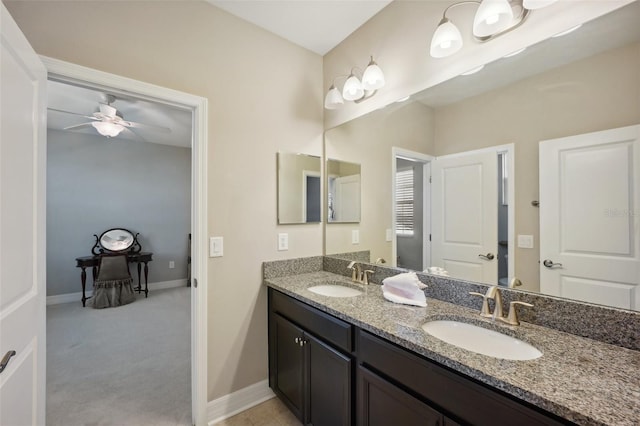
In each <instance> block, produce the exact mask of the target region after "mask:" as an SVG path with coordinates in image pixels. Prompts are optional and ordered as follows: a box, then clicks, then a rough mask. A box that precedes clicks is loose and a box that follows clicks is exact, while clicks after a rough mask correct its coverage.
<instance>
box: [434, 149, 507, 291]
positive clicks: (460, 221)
mask: <svg viewBox="0 0 640 426" xmlns="http://www.w3.org/2000/svg"><path fill="white" fill-rule="evenodd" d="M509 151H510V147H509V146H496V147H491V148H486V149H482V150H477V151H468V152H465V153H460V154H453V155H445V156H441V157H437V158H436V159H435V161H434V162H433V173H432V182H433V183H432V205H433V207H432V224H431V228H432V229H431V233H432V242H431V244H432V246H431V249H432V254H431V260H432V261H431V266H437V267H440V268H443V269H444V270H445V271H446V272H447V273H448V275H450V276H452V277H455V278H460V279H464V280H470V281H477V282H484V283H487V284H499V285H504V286H508V285H509V280H510V278H511V277H510V275H509V271H510V270H513V269H512V267H510V265H511V264H512V261H511V262H510V261H509V251H510V250H511V251H512V250H513V247H512V246H513V244H510V241H512V240H513V235H512V234H513V232H512V231H511V228H512V226H513V225H512V222H513V220H512V219H511V218H510V216H511V215H513V201H512V200H509V193H510V188H509V186H510V185H512V184H513V182H511V183H509V178H510V173H509V170H510V165H509V158H510V152H509ZM511 155H512V154H511ZM510 245H511V247H510Z"/></svg>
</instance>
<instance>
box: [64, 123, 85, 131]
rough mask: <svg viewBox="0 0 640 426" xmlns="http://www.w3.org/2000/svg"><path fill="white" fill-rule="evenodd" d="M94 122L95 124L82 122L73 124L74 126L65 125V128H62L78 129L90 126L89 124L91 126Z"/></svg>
mask: <svg viewBox="0 0 640 426" xmlns="http://www.w3.org/2000/svg"><path fill="white" fill-rule="evenodd" d="M92 124H93V123H82V124H76V125H73V126H69V127H65V128H64V129H62V130H77V129H81V128H83V127H89V126H91V125H92Z"/></svg>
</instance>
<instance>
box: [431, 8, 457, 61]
mask: <svg viewBox="0 0 640 426" xmlns="http://www.w3.org/2000/svg"><path fill="white" fill-rule="evenodd" d="M461 47H462V34H460V30H459V29H458V27H456V26H455V25H453V23H452V22H451V21H449V20H448V19H447V18H442V21H440V24H439V25H438V28H436V31H435V32H434V33H433V37H432V38H431V49H430V51H429V53H430V54H431V56H432V57H434V58H444V57H446V56H450V55H453V54H454V53H456V52H457V51H458V50H460V48H461Z"/></svg>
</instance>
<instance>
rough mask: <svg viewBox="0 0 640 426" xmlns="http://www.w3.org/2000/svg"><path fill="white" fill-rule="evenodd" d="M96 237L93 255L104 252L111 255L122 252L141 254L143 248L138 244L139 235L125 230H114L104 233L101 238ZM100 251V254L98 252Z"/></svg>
mask: <svg viewBox="0 0 640 426" xmlns="http://www.w3.org/2000/svg"><path fill="white" fill-rule="evenodd" d="M94 237H96V244H95V245H94V246H93V249H92V250H91V251H92V252H93V254H98V253H103V252H104V251H107V252H111V253H120V252H126V251H131V252H136V253H137V252H139V251H140V250H141V249H142V247H141V246H140V243H138V234H135V235H133V233H132V232H131V231H129V230H127V229H124V228H112V229H108V230H106V231H104V232H103V233H102V234H101V235H100V237H98V236H97V235H94ZM96 250H98V252H96Z"/></svg>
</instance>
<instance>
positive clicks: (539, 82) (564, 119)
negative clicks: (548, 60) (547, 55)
mask: <svg viewBox="0 0 640 426" xmlns="http://www.w3.org/2000/svg"><path fill="white" fill-rule="evenodd" d="M434 122H435V145H434V148H435V149H434V154H435V155H445V154H451V153H456V152H462V151H467V150H471V149H478V148H482V147H488V146H494V145H502V144H507V143H513V144H514V145H515V168H516V175H515V181H516V186H515V194H516V218H515V230H516V235H517V234H530V235H533V236H534V243H535V248H534V249H533V250H532V249H522V248H517V247H516V265H515V268H516V271H515V276H517V277H518V278H520V279H521V280H522V282H523V286H524V289H526V290H534V291H537V290H539V281H540V279H539V264H538V260H539V255H538V253H539V242H540V232H539V214H538V213H539V210H538V209H537V208H535V207H533V206H532V205H531V201H533V200H538V199H539V198H538V176H539V174H538V142H540V141H542V140H546V139H553V138H558V137H563V136H570V135H576V134H581V133H588V132H594V131H599V130H605V129H611V128H616V127H622V126H629V125H633V124H640V43H635V44H633V45H629V46H626V47H622V48H619V49H614V50H611V51H608V52H605V53H602V54H599V55H595V56H592V57H590V58H587V59H584V60H581V61H577V62H574V63H572V64H569V65H566V66H563V67H559V68H556V69H553V70H550V71H547V72H545V73H543V74H540V75H537V76H535V77H531V78H527V79H525V80H522V81H520V82H518V83H516V84H514V85H511V86H507V87H505V88H502V89H498V90H494V91H492V92H489V93H486V94H483V95H480V96H476V97H473V98H470V99H468V100H465V101H462V102H459V103H456V104H453V105H449V106H447V107H441V108H437V109H435V115H434Z"/></svg>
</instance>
